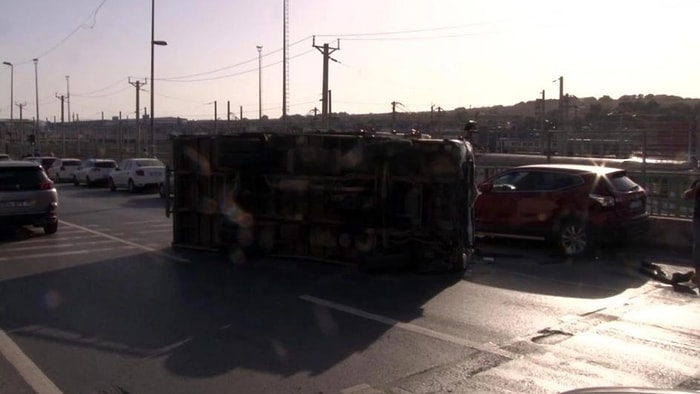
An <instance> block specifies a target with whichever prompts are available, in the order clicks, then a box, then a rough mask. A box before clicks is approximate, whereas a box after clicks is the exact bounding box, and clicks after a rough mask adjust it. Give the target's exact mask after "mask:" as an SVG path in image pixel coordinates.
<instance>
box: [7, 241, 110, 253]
mask: <svg viewBox="0 0 700 394" xmlns="http://www.w3.org/2000/svg"><path fill="white" fill-rule="evenodd" d="M110 242H114V241H113V240H111V239H103V240H101V241H88V242H80V243H60V244H54V245H46V244H44V245H42V246H21V247H15V248H6V249H4V248H3V250H2V251H3V252H21V251H25V250H37V249H53V248H70V247H73V246H81V247H84V246H87V245H99V244H106V243H110Z"/></svg>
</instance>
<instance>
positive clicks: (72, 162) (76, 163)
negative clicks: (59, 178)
mask: <svg viewBox="0 0 700 394" xmlns="http://www.w3.org/2000/svg"><path fill="white" fill-rule="evenodd" d="M63 165H64V166H79V165H80V160H63Z"/></svg>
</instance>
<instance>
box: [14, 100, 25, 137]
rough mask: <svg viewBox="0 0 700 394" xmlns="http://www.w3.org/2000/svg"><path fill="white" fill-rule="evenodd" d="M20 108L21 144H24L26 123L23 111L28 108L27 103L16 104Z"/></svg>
mask: <svg viewBox="0 0 700 394" xmlns="http://www.w3.org/2000/svg"><path fill="white" fill-rule="evenodd" d="M15 105H16V106H18V107H19V143H20V144H21V143H22V142H24V122H23V121H22V109H23V108H24V107H26V106H27V103H15Z"/></svg>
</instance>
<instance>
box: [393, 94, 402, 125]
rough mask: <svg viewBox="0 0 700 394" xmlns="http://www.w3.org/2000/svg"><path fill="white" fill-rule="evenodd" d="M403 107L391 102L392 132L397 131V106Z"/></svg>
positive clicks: (396, 102)
mask: <svg viewBox="0 0 700 394" xmlns="http://www.w3.org/2000/svg"><path fill="white" fill-rule="evenodd" d="M397 105H403V104H401V103H399V102H398V101H392V102H391V131H396V106H397Z"/></svg>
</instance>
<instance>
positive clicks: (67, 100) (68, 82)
mask: <svg viewBox="0 0 700 394" xmlns="http://www.w3.org/2000/svg"><path fill="white" fill-rule="evenodd" d="M66 104H68V123H70V120H71V114H70V75H66Z"/></svg>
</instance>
